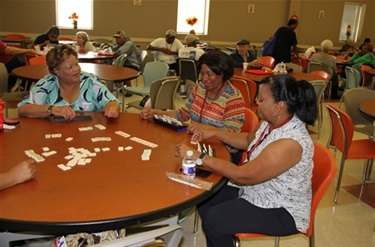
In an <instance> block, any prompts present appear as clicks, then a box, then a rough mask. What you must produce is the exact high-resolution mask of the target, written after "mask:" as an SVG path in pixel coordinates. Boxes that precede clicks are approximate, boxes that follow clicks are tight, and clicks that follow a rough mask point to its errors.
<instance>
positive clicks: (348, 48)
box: [340, 39, 357, 57]
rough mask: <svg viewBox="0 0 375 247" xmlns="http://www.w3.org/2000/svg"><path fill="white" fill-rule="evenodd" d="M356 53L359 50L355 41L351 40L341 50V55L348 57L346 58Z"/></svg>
mask: <svg viewBox="0 0 375 247" xmlns="http://www.w3.org/2000/svg"><path fill="white" fill-rule="evenodd" d="M356 52H357V49H356V48H355V46H354V41H353V40H351V39H348V40H347V41H346V42H345V44H344V45H343V46H342V47H341V49H340V53H341V54H344V55H346V57H350V56H353V54H354V53H356Z"/></svg>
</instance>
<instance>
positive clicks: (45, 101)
mask: <svg viewBox="0 0 375 247" xmlns="http://www.w3.org/2000/svg"><path fill="white" fill-rule="evenodd" d="M80 81H81V83H80V95H79V97H78V98H77V99H76V100H75V101H74V102H73V103H72V104H69V103H68V102H67V101H65V100H64V99H63V97H62V96H61V92H60V85H59V79H58V77H57V76H55V75H52V74H50V75H46V76H45V77H44V78H42V79H40V80H39V81H38V82H37V83H36V85H35V86H34V87H33V88H32V89H31V91H30V94H29V95H28V96H27V97H26V98H25V99H24V100H23V101H21V102H20V103H19V104H18V107H21V106H23V105H25V104H37V105H54V106H70V107H72V108H73V109H74V111H77V112H85V111H102V110H103V107H104V106H105V105H106V104H107V103H108V102H110V101H116V102H118V103H119V104H120V105H121V102H120V101H119V100H118V99H117V98H116V97H115V96H114V95H113V94H112V93H111V92H110V91H109V90H108V88H107V87H106V86H105V85H104V84H102V83H101V82H100V81H99V78H98V77H97V76H96V75H94V74H90V73H87V72H81V75H80Z"/></svg>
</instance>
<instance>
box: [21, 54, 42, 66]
mask: <svg viewBox="0 0 375 247" xmlns="http://www.w3.org/2000/svg"><path fill="white" fill-rule="evenodd" d="M37 56H39V55H36V54H31V53H25V54H23V58H24V60H25V63H26V65H30V59H31V58H33V57H37Z"/></svg>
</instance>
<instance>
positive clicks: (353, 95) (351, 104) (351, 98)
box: [342, 87, 375, 125]
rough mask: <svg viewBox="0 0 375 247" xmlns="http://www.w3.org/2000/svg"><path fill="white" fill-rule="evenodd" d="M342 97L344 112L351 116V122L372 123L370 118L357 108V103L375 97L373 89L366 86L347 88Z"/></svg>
mask: <svg viewBox="0 0 375 247" xmlns="http://www.w3.org/2000/svg"><path fill="white" fill-rule="evenodd" d="M342 99H343V101H344V104H345V112H346V113H347V114H348V115H349V116H350V117H351V119H352V121H353V124H354V125H357V124H363V125H372V120H371V119H369V118H367V117H365V116H364V115H363V114H362V113H361V112H360V110H359V109H358V107H359V105H360V104H361V103H362V102H363V101H365V100H369V99H375V91H374V90H370V89H367V88H361V87H359V88H353V89H350V90H347V91H346V92H345V93H344V95H343V96H342Z"/></svg>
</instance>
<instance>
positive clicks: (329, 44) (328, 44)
mask: <svg viewBox="0 0 375 247" xmlns="http://www.w3.org/2000/svg"><path fill="white" fill-rule="evenodd" d="M320 47H321V48H322V50H323V51H324V52H328V51H330V50H332V47H333V42H332V41H331V40H329V39H325V40H323V41H322V43H320Z"/></svg>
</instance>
